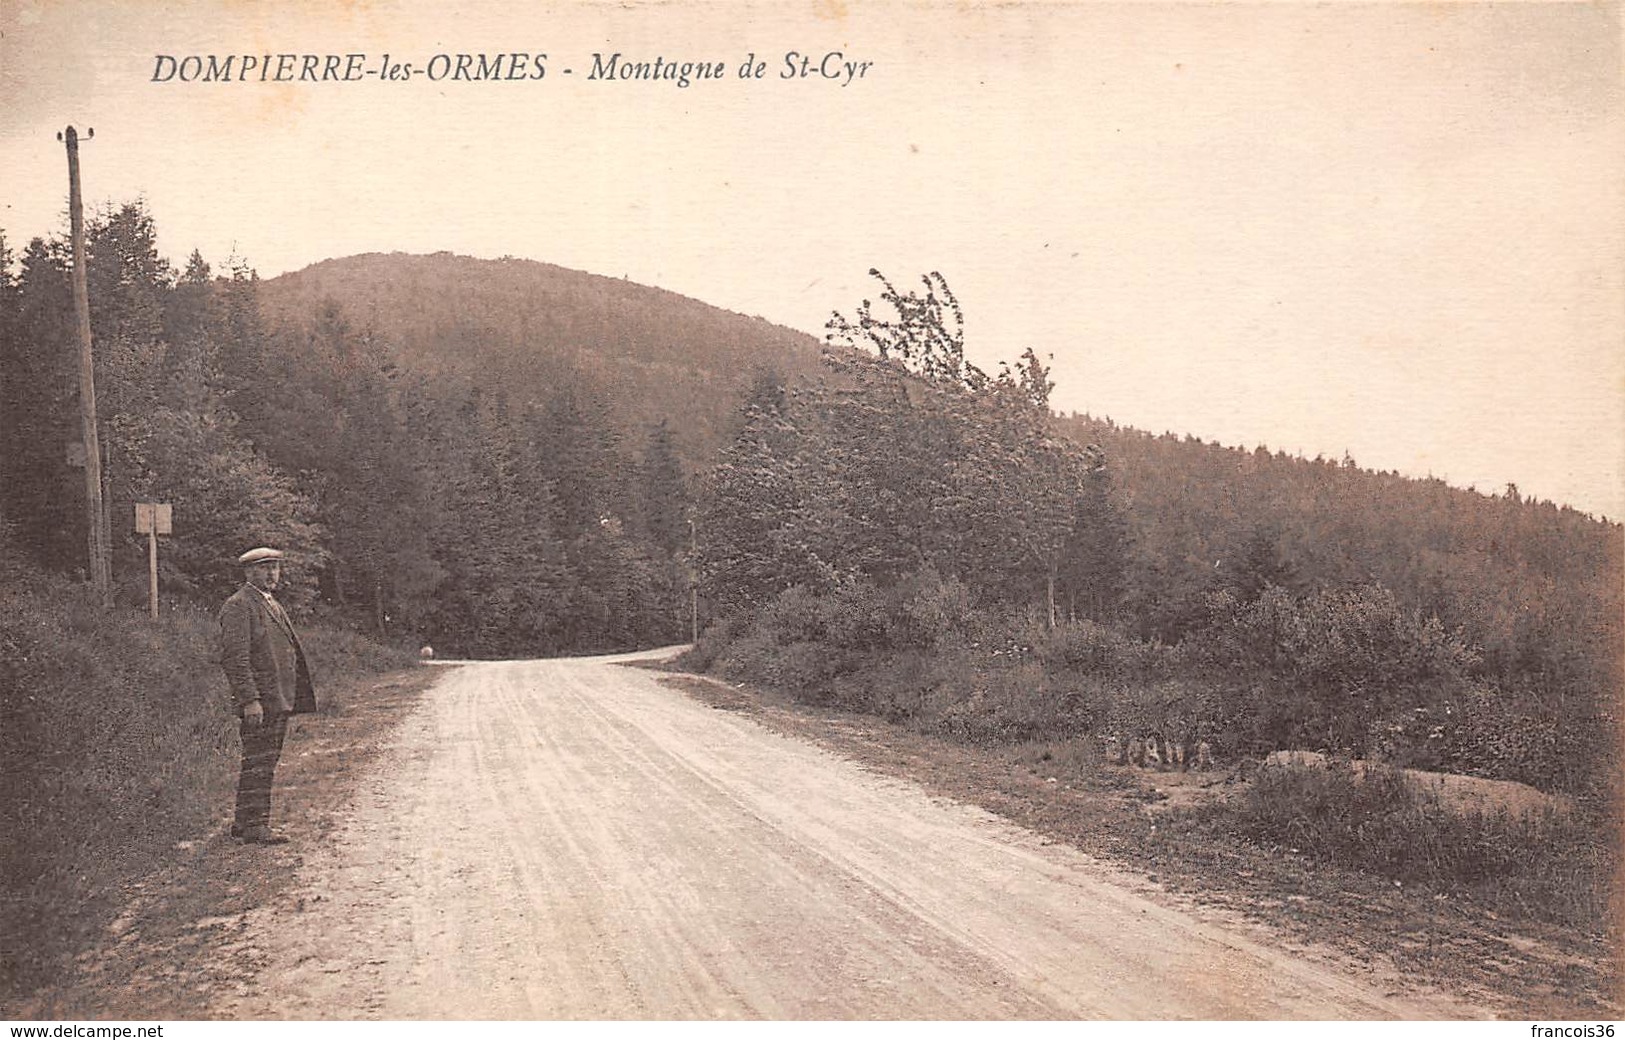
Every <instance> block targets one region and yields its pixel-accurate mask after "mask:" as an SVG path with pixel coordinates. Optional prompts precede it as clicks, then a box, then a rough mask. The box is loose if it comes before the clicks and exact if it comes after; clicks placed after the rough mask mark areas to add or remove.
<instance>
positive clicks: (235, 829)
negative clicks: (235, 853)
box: [231, 823, 243, 838]
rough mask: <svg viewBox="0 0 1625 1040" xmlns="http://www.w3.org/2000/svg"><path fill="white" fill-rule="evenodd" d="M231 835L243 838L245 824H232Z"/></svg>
mask: <svg viewBox="0 0 1625 1040" xmlns="http://www.w3.org/2000/svg"><path fill="white" fill-rule="evenodd" d="M231 836H232V837H233V838H241V837H242V836H243V826H242V824H240V823H234V824H232V825H231Z"/></svg>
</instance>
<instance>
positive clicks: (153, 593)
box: [135, 502, 175, 621]
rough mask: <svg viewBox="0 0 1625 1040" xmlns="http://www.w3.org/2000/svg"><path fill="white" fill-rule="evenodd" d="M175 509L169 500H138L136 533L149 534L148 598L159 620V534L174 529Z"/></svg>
mask: <svg viewBox="0 0 1625 1040" xmlns="http://www.w3.org/2000/svg"><path fill="white" fill-rule="evenodd" d="M174 519H175V511H174V509H172V508H171V507H170V504H169V503H168V502H137V503H136V504H135V533H136V534H144V535H146V536H147V599H148V602H149V603H150V604H151V607H152V619H153V620H154V621H157V620H158V536H159V535H161V534H169V533H171V532H172V531H173V530H174Z"/></svg>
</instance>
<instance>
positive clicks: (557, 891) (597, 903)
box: [216, 658, 1473, 1019]
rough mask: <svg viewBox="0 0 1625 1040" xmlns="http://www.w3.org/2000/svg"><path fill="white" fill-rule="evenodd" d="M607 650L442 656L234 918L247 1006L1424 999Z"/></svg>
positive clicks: (504, 1013)
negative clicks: (324, 833) (240, 933)
mask: <svg viewBox="0 0 1625 1040" xmlns="http://www.w3.org/2000/svg"><path fill="white" fill-rule="evenodd" d="M619 660H624V658H594V659H573V660H555V661H523V662H497V663H479V664H465V665H459V666H453V667H448V668H446V669H445V674H444V677H443V678H442V679H441V680H439V681H438V682H437V683H436V684H435V685H434V687H433V688H431V689H430V690H429V691H428V692H427V693H426V694H425V695H424V699H423V702H422V703H421V704H420V705H419V707H418V708H417V709H416V710H415V711H414V713H413V714H412V715H411V716H409V717H408V718H407V719H406V720H405V721H404V722H403V723H402V728H401V730H400V732H399V733H398V735H397V740H396V743H395V744H394V746H392V747H391V748H389V749H388V750H386V751H385V752H384V753H383V754H382V757H381V758H380V760H379V762H378V763H377V766H376V768H375V769H374V771H373V772H372V773H371V774H370V775H369V777H368V778H367V780H366V781H364V783H363V786H362V788H361V790H360V791H359V793H358V795H357V798H356V800H355V803H354V805H353V806H352V807H351V809H350V810H349V812H348V815H347V817H346V819H345V821H344V822H343V824H342V825H341V826H340V827H339V828H338V829H337V830H336V831H335V832H334V834H333V836H332V837H331V839H330V840H329V841H327V842H326V843H323V844H321V845H319V846H317V847H315V848H310V849H306V850H303V851H304V856H303V860H302V862H301V865H300V867H299V869H298V875H297V877H296V879H295V888H296V890H297V891H296V895H297V901H298V904H299V906H300V907H302V909H301V910H300V911H298V912H293V911H292V910H290V909H289V908H287V907H281V908H276V909H272V908H267V909H265V910H263V911H261V912H256V913H254V914H251V915H250V920H249V922H248V924H249V929H248V934H247V935H246V936H245V937H244V939H243V942H245V943H247V944H249V945H250V946H251V947H252V949H253V950H254V952H255V955H256V957H257V958H258V959H259V961H260V968H259V971H258V973H257V975H256V977H255V979H254V981H253V982H252V983H251V984H249V985H247V986H244V987H243V988H242V990H241V991H240V992H239V993H237V994H236V995H235V996H233V997H231V998H229V1000H226V1001H225V1002H224V1003H223V1005H222V1006H220V1007H218V1008H217V1009H216V1011H217V1012H218V1013H219V1014H221V1015H223V1016H231V1017H248V1018H386V1019H395V1018H448V1019H473V1018H498V1019H581V1018H588V1019H628V1018H632V1019H650V1018H652V1019H695V1018H698V1019H711V1018H772V1019H828V1018H859V1019H870V1018H903V1019H921V1018H926V1019H936V1018H949V1019H981V1018H1045V1019H1052V1018H1130V1019H1166V1018H1199V1019H1209V1018H1268V1019H1279V1018H1314V1019H1328V1018H1405V1019H1413V1018H1425V1017H1448V1018H1459V1017H1467V1016H1468V1015H1470V1014H1472V1013H1473V1012H1472V1011H1471V1010H1470V1009H1467V1008H1463V1007H1460V1006H1456V1005H1453V1004H1450V1003H1448V1002H1446V1001H1444V1000H1443V999H1442V998H1437V997H1432V998H1422V997H1415V996H1413V997H1408V998H1401V997H1396V996H1393V995H1388V994H1385V993H1384V992H1383V991H1382V990H1380V989H1378V988H1376V986H1375V984H1374V983H1372V982H1371V981H1369V980H1364V979H1357V978H1352V977H1348V976H1345V975H1341V974H1338V973H1337V972H1335V971H1333V970H1331V969H1328V968H1326V967H1324V966H1321V965H1316V964H1312V963H1309V962H1307V961H1302V960H1298V959H1295V958H1294V957H1293V956H1291V955H1290V954H1288V953H1285V952H1282V951H1278V950H1273V949H1269V948H1266V947H1264V946H1260V945H1258V944H1257V943H1256V942H1253V941H1251V940H1249V939H1246V938H1243V937H1241V936H1240V935H1239V934H1234V933H1229V932H1227V931H1225V930H1223V929H1222V928H1221V927H1219V926H1216V925H1214V924H1212V923H1209V922H1201V921H1198V920H1196V919H1194V918H1193V917H1191V916H1189V915H1187V914H1184V913H1182V912H1180V911H1178V910H1175V909H1172V908H1169V907H1166V906H1163V905H1159V904H1157V903H1155V902H1152V901H1150V900H1148V899H1147V898H1145V897H1144V896H1142V895H1138V894H1135V893H1134V892H1131V891H1130V890H1129V889H1127V888H1125V887H1122V886H1120V885H1117V884H1113V883H1112V873H1111V871H1109V870H1108V869H1106V868H1105V867H1104V866H1103V865H1101V864H1099V863H1096V862H1095V861H1093V860H1091V859H1089V858H1088V857H1086V856H1084V855H1082V854H1081V853H1078V852H1076V851H1074V850H1071V849H1068V848H1065V847H1062V846H1058V845H1052V844H1047V843H1045V842H1043V841H1042V840H1040V839H1039V838H1038V837H1036V836H1035V835H1032V834H1030V833H1028V832H1025V831H1022V830H1020V829H1019V828H1016V827H1014V826H1012V825H1010V824H1008V823H1005V822H1004V821H1001V820H999V819H997V818H996V817H993V816H991V815H989V814H987V813H985V812H982V811H981V810H977V809H973V808H969V807H965V806H961V805H957V804H953V803H950V802H948V801H946V800H943V799H940V798H933V797H932V796H930V795H928V794H927V793H926V792H924V791H923V790H922V789H920V788H919V787H917V786H914V785H912V784H909V783H906V782H903V781H899V780H895V779H890V778H885V777H881V776H877V775H876V774H874V773H871V772H868V771H865V770H863V769H861V768H859V767H858V766H856V765H853V764H851V763H848V762H846V761H843V760H841V759H839V758H837V757H835V756H833V755H831V754H829V753H828V752H825V751H823V750H820V749H818V748H816V747H813V746H811V745H809V744H806V743H803V742H799V741H796V740H793V739H790V738H787V737H783V736H779V735H776V734H774V733H771V732H769V731H767V730H765V729H763V728H762V727H760V726H759V725H757V724H756V723H754V722H752V721H751V720H750V719H748V718H745V717H743V716H740V715H736V714H733V713H730V712H726V711H719V710H714V709H711V708H708V707H706V706H704V705H701V704H699V703H697V702H695V701H694V700H691V699H690V698H688V697H686V696H684V695H683V694H682V693H681V692H679V691H676V690H673V689H671V688H669V687H666V686H663V685H662V684H660V683H659V681H658V679H657V675H656V673H651V672H649V671H646V670H643V669H637V668H626V667H621V666H619V665H618V664H615V663H614V662H615V661H619Z"/></svg>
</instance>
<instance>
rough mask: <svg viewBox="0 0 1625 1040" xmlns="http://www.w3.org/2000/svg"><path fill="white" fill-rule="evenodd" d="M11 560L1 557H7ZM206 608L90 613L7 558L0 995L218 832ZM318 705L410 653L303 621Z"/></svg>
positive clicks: (212, 654) (333, 703) (230, 771)
mask: <svg viewBox="0 0 1625 1040" xmlns="http://www.w3.org/2000/svg"><path fill="white" fill-rule="evenodd" d="M12 562H13V563H15V561H12ZM216 639H217V628H216V623H215V620H214V614H213V612H212V611H210V610H207V609H204V608H201V607H195V606H181V607H175V608H173V609H170V610H168V611H166V613H165V614H164V615H163V616H162V617H161V618H160V619H159V620H158V621H157V622H156V623H155V622H153V621H151V620H150V619H149V618H148V617H147V616H146V615H145V614H144V613H143V612H139V611H134V610H128V609H114V610H112V611H103V610H102V609H101V607H100V605H99V604H98V603H97V601H96V599H95V598H94V595H93V593H92V592H91V591H90V590H89V589H88V588H87V587H86V586H83V585H76V584H71V583H69V582H66V581H63V580H60V579H57V578H53V577H49V576H45V575H42V574H39V573H38V572H35V571H30V570H28V569H26V568H23V567H12V569H11V571H10V573H8V575H7V581H6V584H5V585H4V587H0V832H3V833H4V834H5V836H6V840H5V842H4V847H3V849H0V935H3V936H5V940H4V943H3V945H0V993H15V992H18V991H19V990H22V989H27V988H30V987H32V986H36V985H38V984H41V983H42V982H45V981H47V980H49V979H50V978H51V977H52V975H53V974H54V973H55V972H56V971H57V970H58V969H59V968H60V966H61V965H62V964H63V963H64V959H65V958H67V957H69V956H71V955H72V954H73V953H75V952H76V951H78V950H80V949H82V948H83V947H84V946H85V945H86V944H87V943H89V942H90V941H91V940H92V938H93V937H94V936H96V935H97V934H99V932H100V931H101V929H103V928H104V927H105V925H106V922H107V921H108V919H109V918H110V916H111V914H112V913H113V912H114V910H115V907H116V904H117V902H118V894H119V892H120V891H121V890H122V889H123V887H124V883H125V882H126V881H127V880H128V879H130V878H134V877H138V876H141V875H143V874H145V873H147V872H148V871H150V870H152V869H153V868H154V867H155V866H157V865H158V864H160V863H161V862H162V861H164V860H165V859H166V857H169V856H171V855H172V854H173V852H172V850H173V849H174V848H175V847H176V846H177V844H179V843H182V842H185V841H188V840H195V839H198V838H199V837H202V836H204V835H206V834H207V833H209V832H210V831H211V829H214V828H217V827H218V826H221V825H223V821H224V820H225V818H226V816H227V815H229V812H230V806H231V800H232V793H233V790H234V785H235V780H236V767H237V754H238V751H237V726H236V719H235V716H234V715H233V713H232V712H231V710H230V707H229V703H230V702H229V697H228V695H227V693H226V686H225V680H224V677H223V676H222V675H221V674H220V671H219V667H218V663H217V662H218V651H217V647H216ZM306 650H307V653H308V655H309V657H310V658H311V661H312V668H313V670H314V671H315V673H316V678H317V683H318V690H319V693H320V695H321V699H322V707H321V711H322V713H323V714H331V713H337V712H342V711H343V710H344V708H343V705H344V701H345V699H346V692H345V691H346V686H347V684H349V683H352V682H353V681H354V680H355V679H356V678H357V677H359V676H362V675H367V674H372V673H375V672H378V671H382V670H386V669H394V668H404V667H408V666H410V665H411V664H412V662H413V658H412V656H411V655H410V654H407V653H405V652H404V651H396V650H392V649H390V648H385V647H379V646H378V645H377V644H373V643H370V642H369V641H367V640H364V639H362V638H360V637H358V636H355V635H353V634H349V633H342V632H333V631H324V630H322V629H320V628H313V629H309V630H308V636H307V639H306Z"/></svg>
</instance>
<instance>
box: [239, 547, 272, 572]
mask: <svg viewBox="0 0 1625 1040" xmlns="http://www.w3.org/2000/svg"><path fill="white" fill-rule="evenodd" d="M281 560H282V550H281V549H267V548H265V547H263V546H262V547H260V548H258V549H250V550H248V551H247V552H245V553H243V554H242V555H241V556H239V557H237V563H238V565H239V566H242V567H252V566H254V565H255V564H256V563H278V562H280V561H281Z"/></svg>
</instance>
